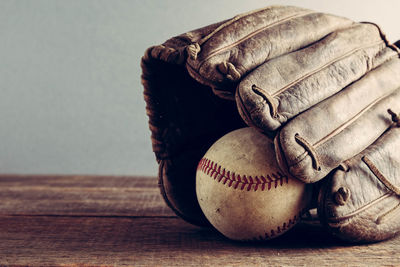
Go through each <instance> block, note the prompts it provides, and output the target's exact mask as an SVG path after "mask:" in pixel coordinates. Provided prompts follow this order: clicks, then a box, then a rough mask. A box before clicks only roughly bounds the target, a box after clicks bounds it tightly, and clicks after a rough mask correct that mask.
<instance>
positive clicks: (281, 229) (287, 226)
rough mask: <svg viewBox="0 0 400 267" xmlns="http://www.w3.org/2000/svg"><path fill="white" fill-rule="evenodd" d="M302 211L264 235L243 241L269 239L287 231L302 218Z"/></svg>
mask: <svg viewBox="0 0 400 267" xmlns="http://www.w3.org/2000/svg"><path fill="white" fill-rule="evenodd" d="M302 213H303V211H302V212H300V213H299V214H298V215H294V216H293V218H291V219H289V220H288V221H287V222H284V223H283V224H282V225H281V226H277V227H276V229H271V230H269V231H267V232H265V233H264V235H259V236H258V237H254V238H251V239H243V240H242V241H263V240H267V239H272V238H274V237H276V236H279V235H280V234H283V233H285V232H286V231H287V230H289V229H290V228H292V227H293V226H294V225H295V224H296V223H297V222H298V221H299V220H300V218H301V214H302Z"/></svg>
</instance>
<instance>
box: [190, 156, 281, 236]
mask: <svg viewBox="0 0 400 267" xmlns="http://www.w3.org/2000/svg"><path fill="white" fill-rule="evenodd" d="M197 170H200V171H202V172H204V173H205V174H207V175H209V176H210V177H212V178H213V179H214V180H216V181H218V183H220V182H221V181H222V184H224V185H226V186H228V187H233V188H234V189H238V188H239V189H240V190H247V191H251V189H253V190H254V191H257V190H259V189H260V190H261V191H265V190H271V188H272V187H273V188H277V187H278V185H280V186H283V184H284V183H286V184H288V183H289V177H288V176H286V175H284V174H282V173H280V172H277V173H271V174H267V175H266V177H267V178H265V176H263V175H261V176H260V177H259V176H255V177H252V176H246V175H242V176H241V175H240V174H235V173H234V172H231V171H229V170H228V171H226V170H225V168H223V167H222V166H220V165H218V164H217V163H216V162H214V161H212V160H210V159H207V158H202V159H201V160H200V162H199V165H198V166H197ZM239 185H240V187H239ZM279 231H280V230H279ZM271 234H272V233H271Z"/></svg>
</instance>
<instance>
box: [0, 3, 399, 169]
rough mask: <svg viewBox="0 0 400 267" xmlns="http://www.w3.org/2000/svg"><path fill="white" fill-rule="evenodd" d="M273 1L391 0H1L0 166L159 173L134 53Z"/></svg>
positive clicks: (375, 11) (329, 7)
mask: <svg viewBox="0 0 400 267" xmlns="http://www.w3.org/2000/svg"><path fill="white" fill-rule="evenodd" d="M271 4H288V5H301V6H303V7H308V8H312V9H315V10H319V11H324V12H329V13H334V14H337V15H342V16H346V17H349V18H352V19H354V20H357V21H366V20H367V21H374V22H377V23H378V24H380V25H381V26H382V27H383V29H384V30H385V31H386V32H387V34H388V36H389V39H390V40H391V41H395V40H396V39H397V38H400V33H399V32H398V30H397V27H396V24H398V21H397V20H396V18H397V16H398V15H397V14H398V12H399V10H400V1H399V0H392V1H389V0H382V1H375V0H369V1H368V0H364V1H350V0H347V1H344V0H343V1H341V0H336V1H321V0H313V1H311V0H310V1H232V0H231V1H228V0H225V1H217V0H211V1H208V0H201V1H185V0H179V1H166V0H159V1H154V0H151V1H150V0H141V1H139V0H137V1H135V0H134V1H116V0H113V1H106V0H104V1H92V0H79V1H76V0H65V1H54V0H48V1H44V0H35V1H33V0H32V1H23V0H20V1H8V0H7V1H6V0H0V34H1V36H0V173H20V174H25V173H31V174H50V173H57V174H115V175H133V174H134V175H149V176H154V175H156V173H157V168H156V164H155V157H154V156H153V153H152V152H151V144H150V131H149V130H148V126H147V117H146V115H145V103H144V100H143V97H142V86H141V84H140V73H141V71H140V66H139V63H140V57H141V56H142V55H143V53H144V51H145V49H146V48H147V47H149V46H151V45H155V44H159V43H162V42H163V41H164V40H166V39H167V38H169V37H172V36H174V35H177V34H180V33H183V32H186V31H188V30H191V29H194V28H198V27H201V26H204V25H207V24H210V23H214V22H217V21H220V20H223V19H226V18H230V17H232V16H234V15H236V14H238V13H242V12H246V11H249V10H251V9H254V8H259V7H263V6H267V5H271Z"/></svg>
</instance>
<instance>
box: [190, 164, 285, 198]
mask: <svg viewBox="0 0 400 267" xmlns="http://www.w3.org/2000/svg"><path fill="white" fill-rule="evenodd" d="M197 170H198V171H199V170H200V171H202V172H204V173H205V174H207V175H208V176H210V177H212V178H214V180H216V181H217V182H218V183H223V184H224V185H226V186H228V187H233V188H234V189H240V190H247V191H250V190H252V189H253V190H254V191H257V190H258V189H260V190H261V191H265V190H271V189H272V188H277V187H278V186H282V185H283V184H284V183H286V184H288V183H289V177H288V176H287V175H284V174H282V173H280V172H276V173H270V174H267V175H265V176H264V175H261V176H254V177H253V176H251V175H249V176H246V175H240V174H236V173H235V172H231V171H229V170H226V169H225V168H223V167H221V165H219V164H217V163H216V162H214V161H212V160H210V159H207V158H202V159H201V160H200V162H199V164H198V166H197Z"/></svg>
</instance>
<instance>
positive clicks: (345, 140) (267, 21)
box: [142, 6, 400, 225]
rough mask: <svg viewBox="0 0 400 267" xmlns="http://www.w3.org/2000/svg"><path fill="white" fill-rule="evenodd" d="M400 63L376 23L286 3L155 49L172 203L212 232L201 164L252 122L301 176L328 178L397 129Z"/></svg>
mask: <svg viewBox="0 0 400 267" xmlns="http://www.w3.org/2000/svg"><path fill="white" fill-rule="evenodd" d="M397 58H398V51H397V49H396V48H395V47H394V46H392V45H390V44H389V43H388V42H387V40H386V39H385V37H384V35H383V34H382V32H381V31H380V29H379V28H378V27H377V26H376V25H373V24H369V23H355V22H353V21H351V20H348V19H345V18H341V17H337V16H333V15H329V14H323V13H317V12H313V11H310V10H306V9H302V8H297V7H286V6H274V7H267V8H265V9H261V10H256V11H253V12H250V13H246V14H243V15H239V16H237V17H234V18H233V19H231V20H227V21H223V22H220V23H217V24H213V25H210V26H208V27H204V28H201V29H198V30H195V31H192V32H188V33H185V34H182V35H180V36H177V37H174V38H172V39H170V40H168V41H166V42H165V43H164V44H163V45H159V46H155V47H151V48H149V49H148V50H147V51H146V53H145V56H144V57H143V59H142V69H143V75H142V81H143V85H144V87H145V91H144V95H145V100H146V102H147V113H148V115H149V124H150V129H151V131H152V142H153V150H154V152H155V153H156V157H157V160H158V162H159V164H160V170H159V184H160V188H161V192H162V195H163V196H164V198H165V200H166V202H167V204H168V205H169V206H170V207H171V208H172V209H173V210H174V211H175V212H176V213H177V214H178V215H179V216H181V217H182V218H184V219H186V220H187V221H189V222H191V223H194V224H200V225H201V224H203V225H204V224H207V221H206V219H205V217H204V215H203V214H202V212H201V210H200V208H199V206H198V203H197V200H196V194H195V172H196V165H197V163H198V161H199V160H200V158H201V157H202V155H203V154H204V153H205V152H206V150H207V149H208V148H209V146H210V145H211V144H212V143H214V142H215V141H216V140H217V139H218V138H219V137H221V136H223V135H224V134H226V133H227V132H229V131H232V130H234V129H237V128H240V127H243V126H244V125H245V124H244V122H246V123H247V124H248V125H250V126H252V127H256V128H258V129H259V130H261V131H262V132H264V133H265V134H267V135H269V136H271V137H274V138H275V144H276V151H277V158H278V161H279V163H280V165H281V167H282V169H283V170H285V171H287V172H288V174H289V175H293V176H295V177H297V178H298V179H301V180H303V181H305V182H315V181H318V180H320V179H322V178H323V177H325V176H326V175H327V174H328V173H329V172H330V171H332V170H333V169H334V168H336V167H337V166H339V165H340V163H341V162H343V161H345V160H347V159H349V158H351V157H352V156H354V155H356V154H358V153H359V152H361V151H362V150H363V149H365V148H367V147H368V146H369V145H371V144H372V143H373V142H374V141H375V140H376V139H377V138H378V137H379V136H380V135H381V134H382V133H383V132H384V131H385V129H387V128H388V127H389V125H390V120H387V119H382V116H383V115H382V114H383V113H384V112H386V109H387V108H388V106H390V108H393V109H397V110H400V106H399V104H400V102H398V101H397V100H398V97H397V94H396V89H397V88H398V87H399V84H398V78H397V77H400V75H399V74H400V73H399V69H400V68H399V61H398V59H397ZM235 92H236V96H235ZM234 99H236V101H233V100H234ZM397 103H399V104H397ZM236 105H237V106H238V109H237V108H236ZM238 111H239V113H240V116H239V113H238Z"/></svg>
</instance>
